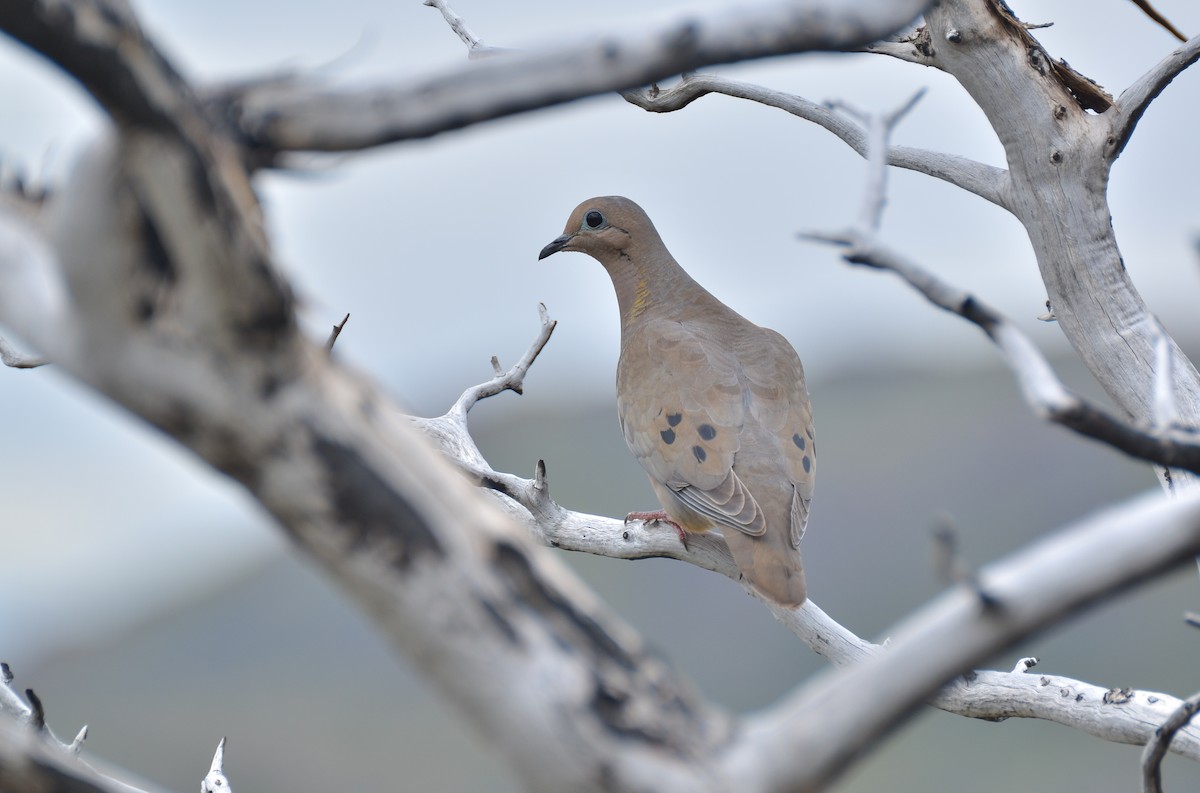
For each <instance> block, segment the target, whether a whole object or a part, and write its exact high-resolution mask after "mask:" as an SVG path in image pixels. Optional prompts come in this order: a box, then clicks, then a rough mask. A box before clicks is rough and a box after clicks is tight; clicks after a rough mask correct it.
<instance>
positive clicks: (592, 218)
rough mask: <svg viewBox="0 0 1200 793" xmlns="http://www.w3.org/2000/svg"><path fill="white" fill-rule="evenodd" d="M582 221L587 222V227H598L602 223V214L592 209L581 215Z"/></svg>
mask: <svg viewBox="0 0 1200 793" xmlns="http://www.w3.org/2000/svg"><path fill="white" fill-rule="evenodd" d="M583 222H584V223H586V224H587V227H588V228H589V229H598V228H600V226H601V224H603V223H604V215H601V214H600V213H599V212H597V211H596V210H594V209H593V210H592V211H591V212H588V213H587V214H586V215H584V216H583Z"/></svg>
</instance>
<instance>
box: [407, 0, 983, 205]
mask: <svg viewBox="0 0 1200 793" xmlns="http://www.w3.org/2000/svg"><path fill="white" fill-rule="evenodd" d="M426 5H436V6H437V7H438V8H439V9H441V10H442V13H443V14H444V15H446V21H447V23H448V24H449V25H450V26H451V28H452V29H453V30H454V31H455V33H457V34H458V36H459V38H461V39H462V40H463V43H464V44H466V45H467V53H468V57H472V56H473V55H474V53H475V52H476V47H478V46H481V44H480V42H479V40H478V38H476V37H475V35H474V34H473V33H471V32H470V31H469V30H467V31H466V32H465V33H464V32H461V31H460V28H459V27H458V26H462V28H463V30H465V23H463V21H462V18H461V17H460V16H458V15H457V14H455V13H454V12H453V11H452V10H450V9H449V7H448V6H447V5H446V3H445V2H444V0H429V1H428V2H427V3H426ZM869 46H870V47H871V48H876V47H880V46H883V45H882V44H880V43H875V44H871V45H869ZM492 49H494V48H492ZM708 94H724V95H726V96H731V97H735V98H738V99H747V100H749V101H752V102H758V103H759V104H763V105H767V106H768V107H775V108H779V109H780V110H784V111H786V112H788V113H791V114H792V115H794V116H797V117H799V118H803V119H805V120H807V121H812V122H814V123H816V124H819V125H820V126H822V127H824V128H825V129H827V130H829V131H830V132H832V133H833V134H834V135H837V136H838V137H839V138H841V139H842V140H843V141H844V142H845V143H846V144H847V145H849V146H850V147H851V148H852V149H854V151H856V152H857V153H858V154H859V155H861V156H863V157H866V156H867V150H868V148H869V146H868V141H867V135H866V133H865V132H864V131H863V130H862V129H861V128H860V127H858V126H856V125H855V124H853V123H852V122H850V121H848V120H847V119H845V118H844V117H842V116H839V115H838V114H837V113H834V112H833V111H832V110H831V109H830V108H829V107H826V106H823V105H819V104H817V103H815V102H811V101H809V100H807V99H804V98H803V97H799V96H795V95H794V94H786V93H783V92H782V91H775V90H772V89H770V88H764V87H763V86H759V85H755V84H753V83H747V82H743V81H740V80H731V79H728V78H724V77H718V76H716V75H712V74H697V73H692V72H685V73H684V74H683V75H682V77H681V78H680V80H679V82H678V83H676V84H675V85H673V86H671V87H670V88H662V87H661V86H659V85H658V84H657V83H655V84H654V85H652V86H650V87H649V88H636V89H629V90H625V91H621V96H623V97H624V98H625V100H626V101H627V102H629V103H630V104H633V105H637V106H638V107H640V108H642V109H643V110H648V111H650V112H653V113H670V112H674V111H676V110H680V109H682V108H684V107H687V106H688V105H689V104H691V103H692V102H694V101H695V100H697V99H699V98H700V97H702V96H706V95H708ZM888 164H889V165H895V166H896V167H898V168H906V169H909V170H912V171H917V172H919V173H924V174H927V175H929V176H933V177H935V178H937V179H941V180H943V181H946V182H949V183H950V184H953V185H955V186H957V187H961V188H962V189H964V190H968V191H970V192H972V193H975V194H976V195H978V196H979V197H981V198H984V199H986V200H988V201H991V202H992V203H995V204H1000V205H1001V206H1003V196H1004V192H1003V188H1004V175H1005V172H1004V170H1003V169H1002V168H995V167H993V166H990V165H985V164H983V163H980V162H975V161H974V160H970V159H968V158H966V157H959V156H957V155H953V154H943V153H941V152H935V151H927V150H924V149H914V148H912V147H909V146H895V147H892V148H889V149H888Z"/></svg>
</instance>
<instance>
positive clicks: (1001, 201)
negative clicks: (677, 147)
mask: <svg viewBox="0 0 1200 793" xmlns="http://www.w3.org/2000/svg"><path fill="white" fill-rule="evenodd" d="M707 94H724V95H725V96H732V97H736V98H738V99H746V100H749V101H751V102H758V103H759V104H763V105H767V106H768V107H775V108H779V109H780V110H784V111H786V112H788V113H791V114H792V115H794V116H797V117H799V118H802V119H805V120H806V121H811V122H813V123H815V124H818V125H820V126H822V127H824V128H825V129H827V130H829V131H830V132H832V133H833V134H834V135H836V136H837V137H838V138H840V139H841V140H842V141H843V142H845V143H846V144H847V145H848V146H849V147H850V148H852V149H854V151H855V152H857V153H858V154H859V155H860V156H862V157H866V156H867V149H868V145H867V134H866V133H865V132H864V131H863V129H862V128H861V127H859V126H858V125H856V124H854V123H853V122H852V121H850V120H849V119H847V118H846V117H845V116H842V115H839V114H838V113H835V112H833V111H832V110H831V109H830V108H829V107H827V106H824V105H820V104H817V103H816V102H812V101H809V100H807V99H804V98H803V97H799V96H796V95H794V94H788V93H784V92H782V91H776V90H773V89H770V88H764V87H762V86H758V85H754V84H752V83H746V82H742V81H740V80H731V79H728V78H725V77H718V76H716V75H712V74H688V75H684V77H683V79H682V80H680V81H679V83H677V84H676V85H674V86H671V87H670V88H658V87H654V88H650V89H640V90H634V91H626V92H624V93H623V94H622V96H624V97H625V99H626V100H627V101H629V102H631V103H633V104H635V105H637V106H638V107H640V108H642V109H644V110H649V111H652V112H655V113H669V112H672V111H675V110H679V109H681V108H684V107H686V106H687V105H689V104H690V103H692V102H693V101H695V100H697V99H699V98H700V97H702V96H705V95H707ZM888 164H889V165H894V166H896V167H898V168H905V169H907V170H910V171H916V172H918V173H923V174H926V175H928V176H932V177H934V178H936V179H941V180H942V181H944V182H949V183H950V184H952V185H955V186H957V187H961V188H962V189H964V190H966V191H968V192H971V193H974V194H975V195H977V196H979V197H980V198H983V199H985V200H987V201H990V202H991V203H993V204H997V205H998V206H1001V207H1005V208H1007V206H1006V197H1005V195H1006V193H1005V191H1006V188H1007V184H1008V181H1007V175H1008V172H1007V171H1005V170H1004V169H1003V168H996V167H994V166H991V165H985V164H984V163H981V162H976V161H974V160H971V159H969V158H967V157H960V156H958V155H955V154H944V153H942V152H936V151H929V150H926V149H916V148H912V147H911V146H892V147H890V148H889V149H888Z"/></svg>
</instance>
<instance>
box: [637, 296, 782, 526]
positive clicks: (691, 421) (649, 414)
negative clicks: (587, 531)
mask: <svg viewBox="0 0 1200 793" xmlns="http://www.w3.org/2000/svg"><path fill="white" fill-rule="evenodd" d="M617 411H618V414H619V416H620V419H621V427H622V430H623V432H624V434H625V441H626V443H627V444H628V445H629V448H630V450H631V451H632V452H633V454H634V456H635V457H636V458H637V459H638V462H639V463H641V465H642V467H643V468H645V469H646V471H647V473H649V474H650V476H651V478H652V479H654V480H655V481H656V482H658V483H660V484H662V485H665V486H666V487H668V488H669V489H670V490H671V491H673V492H674V493H675V496H676V497H677V498H678V499H679V500H680V502H682V503H683V504H684V505H685V506H686V507H687V508H688V509H690V510H691V511H693V512H695V513H697V514H699V515H702V516H704V517H706V518H708V519H709V520H711V521H713V522H714V523H716V524H718V525H721V526H729V527H730V528H733V529H736V530H738V531H740V532H744V533H746V534H749V535H752V536H759V535H761V534H762V533H763V532H765V531H766V521H765V518H764V516H763V513H762V510H761V509H760V508H759V506H758V503H757V502H755V500H754V496H753V495H752V494H751V493H750V491H749V490H748V489H747V488H746V486H745V485H744V484H743V482H742V480H741V479H740V478H739V477H738V475H737V474H736V473H734V471H733V463H734V455H735V454H736V453H737V451H738V449H739V445H740V441H739V438H738V435H739V431H740V429H741V427H742V424H743V422H744V420H745V417H746V404H745V399H744V397H743V386H742V383H741V379H740V378H739V370H738V364H737V361H736V360H735V358H734V357H733V355H732V353H731V352H729V351H727V350H725V349H723V348H722V346H721V345H719V344H716V343H714V342H713V341H712V340H708V339H703V338H701V337H699V336H697V335H696V334H695V333H693V332H691V331H689V330H688V329H687V328H686V327H685V326H683V325H681V324H680V323H678V322H674V321H669V320H657V321H654V322H650V323H647V324H645V325H643V326H642V327H641V328H640V329H639V330H638V331H637V332H636V333H634V334H633V335H632V337H631V338H629V339H627V340H626V343H625V345H624V347H623V349H622V352H621V362H620V365H619V366H618V368H617Z"/></svg>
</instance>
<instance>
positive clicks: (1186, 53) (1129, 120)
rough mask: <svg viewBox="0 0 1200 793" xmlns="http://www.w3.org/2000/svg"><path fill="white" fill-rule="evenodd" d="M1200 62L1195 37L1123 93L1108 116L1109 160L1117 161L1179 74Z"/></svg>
mask: <svg viewBox="0 0 1200 793" xmlns="http://www.w3.org/2000/svg"><path fill="white" fill-rule="evenodd" d="M1197 59H1200V36H1194V37H1193V38H1191V39H1188V41H1187V43H1185V44H1183V45H1182V46H1180V47H1179V48H1177V49H1176V50H1174V51H1173V52H1171V53H1170V54H1169V55H1167V57H1165V58H1163V59H1162V60H1161V61H1159V62H1158V64H1156V65H1155V66H1154V68H1152V69H1150V71H1148V72H1146V73H1145V74H1143V75H1142V76H1141V77H1139V78H1138V79H1137V80H1135V81H1134V82H1133V84H1132V85H1130V86H1129V87H1128V88H1126V89H1125V90H1124V91H1122V92H1121V95H1120V96H1119V97H1117V100H1116V101H1115V102H1114V103H1113V105H1112V107H1111V108H1109V109H1108V110H1107V111H1106V112H1105V113H1104V117H1105V118H1107V119H1108V120H1109V125H1110V126H1109V140H1110V141H1111V144H1110V148H1109V150H1108V152H1107V153H1108V157H1109V159H1112V160H1115V159H1116V158H1117V157H1118V156H1120V154H1121V152H1122V151H1123V150H1124V149H1125V145H1126V144H1127V143H1128V142H1129V138H1130V136H1131V135H1132V134H1133V129H1134V127H1136V126H1137V124H1138V121H1140V120H1141V118H1142V114H1143V113H1145V112H1146V108H1147V107H1149V106H1150V103H1151V102H1153V101H1154V100H1155V98H1157V97H1158V95H1159V94H1161V93H1162V92H1163V89H1165V88H1166V87H1167V86H1168V85H1170V84H1171V81H1172V80H1174V79H1175V78H1176V77H1178V76H1179V74H1180V72H1182V71H1183V70H1184V69H1186V68H1188V67H1189V66H1191V65H1192V64H1193V63H1195V62H1196V60H1197Z"/></svg>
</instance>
